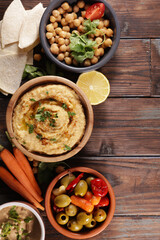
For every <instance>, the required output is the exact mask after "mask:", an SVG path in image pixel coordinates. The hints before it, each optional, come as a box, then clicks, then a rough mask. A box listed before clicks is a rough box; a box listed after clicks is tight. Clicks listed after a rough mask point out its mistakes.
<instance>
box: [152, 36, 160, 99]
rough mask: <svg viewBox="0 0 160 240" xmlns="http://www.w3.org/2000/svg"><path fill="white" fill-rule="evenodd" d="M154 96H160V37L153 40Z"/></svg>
mask: <svg viewBox="0 0 160 240" xmlns="http://www.w3.org/2000/svg"><path fill="white" fill-rule="evenodd" d="M151 78H152V96H160V39H154V40H153V39H152V40H151Z"/></svg>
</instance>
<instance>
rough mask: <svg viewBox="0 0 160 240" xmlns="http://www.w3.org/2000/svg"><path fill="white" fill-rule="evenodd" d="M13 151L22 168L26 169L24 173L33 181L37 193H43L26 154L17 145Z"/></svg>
mask: <svg viewBox="0 0 160 240" xmlns="http://www.w3.org/2000/svg"><path fill="white" fill-rule="evenodd" d="M13 153H14V156H15V158H16V160H17V162H18V164H19V165H20V167H21V168H22V170H23V171H24V173H25V174H26V176H27V177H28V179H29V181H30V182H31V184H32V186H33V187H34V188H35V190H36V191H37V193H39V194H40V195H41V194H42V193H41V189H40V187H39V186H38V183H37V181H36V179H35V177H34V174H33V171H32V168H31V166H30V164H29V162H28V160H27V158H26V157H25V155H24V154H23V153H22V152H21V151H20V150H19V149H18V148H16V147H14V148H13Z"/></svg>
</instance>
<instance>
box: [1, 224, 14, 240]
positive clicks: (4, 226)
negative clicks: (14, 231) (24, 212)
mask: <svg viewBox="0 0 160 240" xmlns="http://www.w3.org/2000/svg"><path fill="white" fill-rule="evenodd" d="M11 227H12V224H11V223H9V222H7V223H4V224H2V232H1V235H0V236H1V237H7V235H8V234H10V232H11Z"/></svg>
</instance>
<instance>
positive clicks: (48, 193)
mask: <svg viewBox="0 0 160 240" xmlns="http://www.w3.org/2000/svg"><path fill="white" fill-rule="evenodd" d="M71 172H72V173H73V172H85V173H89V174H92V175H95V176H97V177H98V178H101V179H103V180H104V181H105V182H106V183H107V185H108V189H109V195H110V208H109V211H108V214H107V218H106V220H105V221H104V222H103V223H101V225H100V226H98V227H97V228H95V229H93V230H90V231H89V232H88V233H74V232H71V231H69V230H66V229H64V228H63V227H61V226H60V225H59V224H58V223H57V222H56V220H55V218H54V216H53V213H52V210H51V193H52V190H53V188H54V186H55V185H56V183H57V182H58V181H59V180H60V179H61V178H62V177H64V176H65V175H67V174H69V173H71ZM115 206H116V200H115V195H114V191H113V188H112V186H111V184H110V183H109V181H108V180H107V179H106V178H105V177H104V176H103V175H102V174H101V173H100V172H98V171H96V170H94V169H92V168H88V167H74V168H70V169H67V170H66V171H64V172H62V173H60V174H59V175H58V176H56V177H55V178H54V179H53V180H52V182H51V183H50V185H49V186H48V188H47V191H46V195H45V209H46V214H47V217H48V219H49V221H50V223H51V224H52V226H53V227H54V228H55V229H56V230H57V231H58V232H59V233H61V234H63V235H64V236H66V237H69V238H73V239H86V238H90V237H94V236H96V235H98V234H99V233H101V232H102V231H103V230H104V229H105V228H106V227H107V226H108V225H109V223H110V222H111V220H112V218H113V215H114V212H115Z"/></svg>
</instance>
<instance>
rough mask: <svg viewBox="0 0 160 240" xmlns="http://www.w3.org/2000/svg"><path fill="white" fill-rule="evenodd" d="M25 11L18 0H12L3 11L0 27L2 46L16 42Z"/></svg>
mask: <svg viewBox="0 0 160 240" xmlns="http://www.w3.org/2000/svg"><path fill="white" fill-rule="evenodd" d="M26 14H27V13H26V11H25V9H24V7H23V5H22V3H21V1H20V0H14V1H13V2H11V4H10V5H9V7H8V8H7V10H6V11H5V13H4V17H3V20H2V28H1V41H2V48H4V47H5V46H6V45H7V44H10V43H14V42H18V40H19V32H20V28H21V25H22V22H23V19H24V17H25V16H26Z"/></svg>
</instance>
